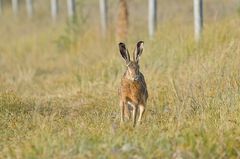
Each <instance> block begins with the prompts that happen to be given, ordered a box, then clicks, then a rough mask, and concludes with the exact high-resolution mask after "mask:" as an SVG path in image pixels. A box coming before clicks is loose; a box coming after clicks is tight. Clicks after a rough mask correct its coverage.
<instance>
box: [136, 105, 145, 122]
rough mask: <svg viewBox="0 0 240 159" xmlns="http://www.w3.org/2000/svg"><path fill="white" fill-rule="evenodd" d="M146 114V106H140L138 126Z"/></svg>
mask: <svg viewBox="0 0 240 159" xmlns="http://www.w3.org/2000/svg"><path fill="white" fill-rule="evenodd" d="M144 112H145V106H144V105H142V104H140V105H139V117H138V124H140V123H141V120H142V116H143V114H144Z"/></svg>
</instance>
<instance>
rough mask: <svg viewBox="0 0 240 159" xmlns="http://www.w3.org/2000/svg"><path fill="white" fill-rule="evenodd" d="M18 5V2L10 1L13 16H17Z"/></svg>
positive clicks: (16, 0)
mask: <svg viewBox="0 0 240 159" xmlns="http://www.w3.org/2000/svg"><path fill="white" fill-rule="evenodd" d="M18 3H19V1H18V0H12V10H13V14H14V15H15V16H16V15H18V5H19V4H18Z"/></svg>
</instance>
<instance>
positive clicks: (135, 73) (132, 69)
mask: <svg viewBox="0 0 240 159" xmlns="http://www.w3.org/2000/svg"><path fill="white" fill-rule="evenodd" d="M126 76H127V78H128V79H130V80H132V81H134V80H138V78H139V65H138V63H137V62H134V61H130V62H129V64H127V74H126Z"/></svg>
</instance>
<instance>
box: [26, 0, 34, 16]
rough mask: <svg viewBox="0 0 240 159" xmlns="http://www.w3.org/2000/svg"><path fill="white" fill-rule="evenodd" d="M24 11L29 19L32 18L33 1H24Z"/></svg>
mask: <svg viewBox="0 0 240 159" xmlns="http://www.w3.org/2000/svg"><path fill="white" fill-rule="evenodd" d="M26 9H27V14H28V17H29V18H31V17H32V16H33V0H26Z"/></svg>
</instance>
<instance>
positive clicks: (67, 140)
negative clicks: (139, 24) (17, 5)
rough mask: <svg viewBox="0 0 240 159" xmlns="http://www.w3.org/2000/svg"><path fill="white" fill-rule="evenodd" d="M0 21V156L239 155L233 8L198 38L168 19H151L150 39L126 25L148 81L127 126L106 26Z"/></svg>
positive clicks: (239, 84) (239, 61)
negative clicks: (135, 120)
mask: <svg viewBox="0 0 240 159" xmlns="http://www.w3.org/2000/svg"><path fill="white" fill-rule="evenodd" d="M1 21H2V23H1V26H0V35H1V38H0V158H114V159H115V158H119V159H120V158H135V159H141V158H240V127H239V125H240V117H239V116H240V58H239V57H240V27H239V24H240V18H239V16H238V15H235V14H234V15H231V16H227V17H226V18H221V19H220V20H217V21H214V22H208V23H207V24H205V28H204V29H205V30H204V33H203V39H202V41H201V42H200V43H199V44H196V43H195V42H194V39H193V35H192V32H193V29H192V25H190V24H189V23H186V24H183V23H181V21H179V20H178V19H175V20H171V21H169V22H164V24H159V26H158V32H157V35H156V38H155V39H154V40H152V41H150V40H148V38H147V36H146V32H143V33H141V31H139V30H138V33H137V35H135V36H134V34H135V33H133V32H131V33H130V34H131V35H132V36H131V37H130V38H129V40H128V42H127V44H128V46H129V49H130V50H133V49H134V46H135V43H136V42H137V40H144V41H145V50H144V52H143V55H142V58H141V61H140V64H141V71H142V72H143V74H144V75H145V78H146V82H147V85H148V90H149V100H148V105H147V110H146V113H145V116H144V120H143V123H142V125H140V126H138V127H136V128H133V127H132V126H131V123H126V124H125V125H123V126H120V125H119V121H120V116H119V106H118V95H117V89H118V87H119V83H120V78H121V76H122V74H123V71H124V69H125V68H124V63H123V61H122V59H121V58H120V55H119V52H118V46H117V42H116V41H115V40H114V38H113V37H112V36H111V35H109V36H107V38H106V39H104V40H103V39H101V37H100V35H99V34H98V32H99V31H98V29H97V28H96V27H88V29H86V28H82V29H79V28H78V29H77V31H76V30H74V27H80V25H77V24H76V26H69V25H66V23H65V21H62V22H59V24H58V25H57V26H56V25H55V24H52V23H51V22H50V21H48V20H42V21H38V20H33V21H29V20H27V19H20V20H19V19H14V21H13V22H12V19H7V18H6V19H5V18H2V19H1ZM10 21H11V22H10ZM176 26H177V27H176ZM69 28H70V29H69ZM176 28H177V29H176ZM78 36H79V37H78ZM140 37H143V38H141V39H139V38H140Z"/></svg>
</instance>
